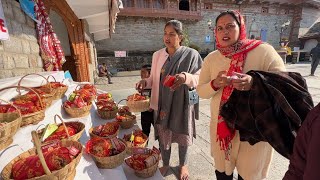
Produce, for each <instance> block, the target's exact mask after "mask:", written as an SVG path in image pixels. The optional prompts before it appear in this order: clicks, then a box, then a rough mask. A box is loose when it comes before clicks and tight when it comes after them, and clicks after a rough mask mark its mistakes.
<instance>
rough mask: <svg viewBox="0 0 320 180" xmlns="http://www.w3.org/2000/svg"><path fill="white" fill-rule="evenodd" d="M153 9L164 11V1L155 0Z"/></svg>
mask: <svg viewBox="0 0 320 180" xmlns="http://www.w3.org/2000/svg"><path fill="white" fill-rule="evenodd" d="M153 8H156V9H164V0H153Z"/></svg>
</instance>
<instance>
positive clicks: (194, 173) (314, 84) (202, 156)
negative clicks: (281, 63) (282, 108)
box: [97, 63, 320, 180]
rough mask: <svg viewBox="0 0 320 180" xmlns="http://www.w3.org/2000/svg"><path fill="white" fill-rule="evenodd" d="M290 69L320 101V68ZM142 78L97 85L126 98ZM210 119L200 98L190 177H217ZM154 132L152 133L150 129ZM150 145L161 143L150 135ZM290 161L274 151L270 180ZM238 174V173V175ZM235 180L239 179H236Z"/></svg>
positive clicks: (171, 175)
mask: <svg viewBox="0 0 320 180" xmlns="http://www.w3.org/2000/svg"><path fill="white" fill-rule="evenodd" d="M286 67H287V71H292V72H299V73H301V75H302V76H304V77H305V79H306V81H307V84H308V86H309V91H310V93H311V94H312V96H313V100H314V103H315V104H317V103H319V102H320V69H319V68H318V71H317V72H316V76H314V77H312V76H308V75H309V74H310V63H299V64H287V65H286ZM139 80H140V76H125V77H113V78H112V81H113V83H114V84H107V85H97V87H98V88H99V89H102V90H106V91H109V92H111V93H112V94H113V96H114V98H115V100H116V101H119V100H120V99H124V98H126V97H127V96H128V95H130V94H133V93H134V92H136V91H135V89H134V88H133V87H135V83H136V82H138V81H139ZM139 117H140V116H139V115H138V119H139V121H138V124H139V125H140V118H139ZM209 121H210V102H209V100H201V102H200V120H199V121H197V122H196V130H197V138H196V139H195V141H194V145H193V146H191V147H190V150H189V160H188V162H189V163H188V166H189V171H190V179H191V180H198V179H199V180H215V179H216V177H215V174H214V162H213V159H212V157H211V156H210V139H209ZM151 133H153V132H151ZM150 137H151V139H150V142H149V146H152V145H155V146H158V144H157V142H155V141H154V139H153V138H152V137H153V134H151V136H150ZM177 152H178V149H177V146H176V145H173V147H172V155H171V161H170V166H171V169H170V170H169V172H168V173H167V176H166V177H165V179H166V180H175V179H177V177H178V176H179V170H178V168H177V166H178V164H179V158H178V157H179V156H178V153H177ZM288 164H289V161H288V160H287V159H285V158H284V157H282V156H281V155H279V154H278V153H276V152H275V153H274V156H273V161H272V163H271V167H270V171H269V176H268V178H267V179H268V180H280V179H282V177H283V176H284V173H285V172H286V171H287V168H288ZM235 177H236V176H235ZM235 179H236V178H235Z"/></svg>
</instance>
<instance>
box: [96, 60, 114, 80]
mask: <svg viewBox="0 0 320 180" xmlns="http://www.w3.org/2000/svg"><path fill="white" fill-rule="evenodd" d="M104 76H105V77H107V78H108V83H109V84H113V83H112V82H111V77H110V74H109V71H108V68H107V65H106V63H102V65H100V66H99V77H104Z"/></svg>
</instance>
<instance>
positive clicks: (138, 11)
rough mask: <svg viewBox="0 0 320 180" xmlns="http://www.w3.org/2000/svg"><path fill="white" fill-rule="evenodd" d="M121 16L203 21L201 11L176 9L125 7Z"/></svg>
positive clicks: (121, 11)
mask: <svg viewBox="0 0 320 180" xmlns="http://www.w3.org/2000/svg"><path fill="white" fill-rule="evenodd" d="M119 16H140V17H162V18H175V19H179V20H201V19H202V16H201V11H182V10H178V9H174V8H167V9H158V8H137V7H124V8H123V9H121V10H120V13H119Z"/></svg>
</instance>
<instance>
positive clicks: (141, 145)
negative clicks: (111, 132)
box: [124, 134, 148, 155]
mask: <svg viewBox="0 0 320 180" xmlns="http://www.w3.org/2000/svg"><path fill="white" fill-rule="evenodd" d="M143 137H144V139H146V141H145V142H144V143H141V144H136V145H134V144H133V143H132V142H130V141H127V140H126V139H124V141H125V142H126V145H127V154H129V155H131V154H132V149H133V148H145V147H146V146H147V143H148V136H147V135H145V134H143Z"/></svg>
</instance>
